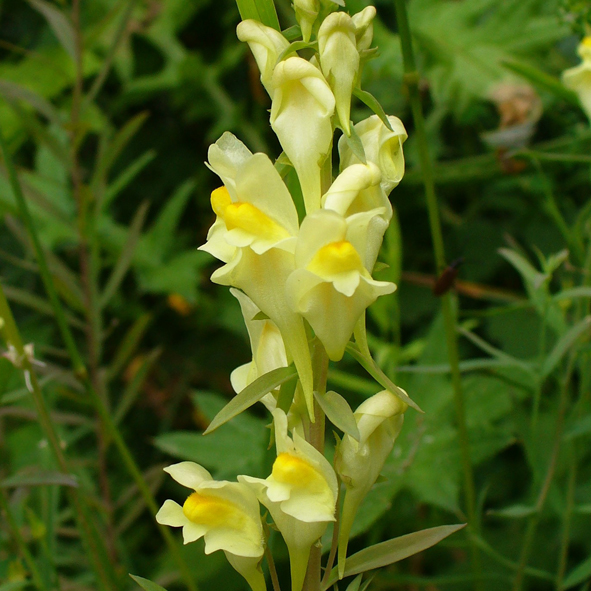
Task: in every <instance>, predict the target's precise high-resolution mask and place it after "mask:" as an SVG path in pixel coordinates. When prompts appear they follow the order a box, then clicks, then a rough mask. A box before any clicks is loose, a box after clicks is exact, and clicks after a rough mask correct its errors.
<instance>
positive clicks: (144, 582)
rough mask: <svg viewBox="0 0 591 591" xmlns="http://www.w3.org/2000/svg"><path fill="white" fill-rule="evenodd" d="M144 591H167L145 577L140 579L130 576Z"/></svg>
mask: <svg viewBox="0 0 591 591" xmlns="http://www.w3.org/2000/svg"><path fill="white" fill-rule="evenodd" d="M129 576H130V577H131V578H132V579H133V580H134V581H135V582H136V583H137V584H138V585H139V586H140V587H141V588H142V589H144V591H166V589H165V588H164V587H162V586H161V585H158V584H157V583H154V582H153V581H150V580H149V579H144V578H143V577H138V576H137V575H131V574H130V575H129Z"/></svg>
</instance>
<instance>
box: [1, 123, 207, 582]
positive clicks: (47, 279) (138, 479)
mask: <svg viewBox="0 0 591 591" xmlns="http://www.w3.org/2000/svg"><path fill="white" fill-rule="evenodd" d="M0 150H1V152H2V156H3V158H4V163H5V166H6V169H7V170H8V176H9V179H10V184H11V187H12V190H13V193H14V196H15V199H16V202H17V204H18V208H19V212H20V215H21V217H22V219H23V221H24V223H25V226H26V228H27V231H28V233H29V235H30V237H31V240H32V242H33V246H34V249H35V254H36V256H37V263H38V265H39V270H40V273H41V277H42V279H43V284H44V286H45V290H46V292H47V294H48V297H49V299H50V303H51V305H52V307H53V309H54V312H55V316H56V319H57V323H58V328H59V331H60V334H61V336H62V339H63V341H64V343H65V345H66V347H67V350H68V354H69V356H70V359H71V360H72V364H73V368H74V372H75V374H76V375H77V376H78V377H79V378H80V379H81V381H82V383H83V385H84V388H85V390H86V392H87V394H88V395H89V397H90V399H91V402H92V404H93V405H94V406H95V409H96V411H97V413H98V415H99V417H100V419H101V420H102V421H103V423H104V425H105V428H106V430H107V432H108V434H109V436H110V437H111V439H112V440H113V442H114V444H115V446H116V447H117V450H118V451H119V454H120V455H121V458H122V460H123V463H124V464H125V467H126V469H127V471H128V472H129V474H130V475H131V477H132V478H133V480H134V482H135V483H136V486H137V487H138V489H139V491H140V493H141V495H142V497H143V499H144V502H145V503H146V505H147V507H148V509H149V510H150V511H151V513H152V514H153V515H155V514H156V512H157V511H158V505H157V503H156V500H155V499H154V495H153V494H152V491H151V490H150V489H149V487H148V485H147V484H146V481H145V480H144V477H143V476H142V473H141V471H140V470H139V468H138V466H137V464H136V462H135V460H134V459H133V456H132V455H131V452H130V451H129V448H128V447H127V444H126V443H125V441H124V439H123V437H122V436H121V433H120V432H119V430H118V428H117V426H116V424H115V422H114V420H113V418H112V417H111V414H110V413H109V411H108V410H107V408H106V406H105V404H104V403H103V401H102V399H101V398H100V396H99V395H98V393H97V392H96V390H95V389H94V387H93V385H92V383H91V382H90V380H89V378H88V372H87V371H86V367H85V365H84V363H83V361H82V357H81V355H80V353H79V351H78V348H77V346H76V342H75V341H74V337H73V335H72V332H71V331H70V327H69V326H68V324H67V322H66V318H65V314H64V309H63V307H62V303H61V301H60V299H59V297H58V295H57V291H56V289H55V286H54V284H53V278H52V276H51V273H50V272H49V267H48V265H47V259H46V257H45V252H44V250H43V247H42V246H41V242H40V240H39V237H38V235H37V231H36V229H35V225H34V223H33V218H32V217H31V214H30V212H29V207H28V205H27V202H26V200H25V198H24V195H23V192H22V189H21V186H20V182H19V179H18V176H17V174H16V169H15V168H14V164H13V162H12V158H11V157H10V155H9V153H8V150H7V148H6V142H5V140H4V137H3V134H2V132H1V131H0ZM158 529H159V530H160V533H161V535H162V537H163V538H164V541H165V542H166V544H167V545H168V547H169V550H170V552H171V554H172V555H173V558H174V560H175V562H176V563H177V566H178V567H179V569H180V571H181V573H182V575H183V578H184V579H185V582H186V583H187V586H188V587H189V589H190V591H197V589H198V587H197V583H196V582H195V579H194V577H193V575H192V573H191V571H190V570H189V567H188V565H187V563H186V561H185V559H184V558H183V555H182V554H181V551H180V548H179V545H178V544H177V542H176V540H175V538H174V537H173V535H172V534H171V532H170V530H169V529H168V528H166V527H164V526H158Z"/></svg>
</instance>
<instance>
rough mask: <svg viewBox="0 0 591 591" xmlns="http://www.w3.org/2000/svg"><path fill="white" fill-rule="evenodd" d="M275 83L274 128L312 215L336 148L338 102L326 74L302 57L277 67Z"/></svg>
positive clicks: (316, 207) (292, 58) (272, 117)
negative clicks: (327, 162) (324, 166)
mask: <svg viewBox="0 0 591 591" xmlns="http://www.w3.org/2000/svg"><path fill="white" fill-rule="evenodd" d="M272 84H273V88H274V92H273V103H272V105H271V127H272V128H273V131H274V132H275V133H276V134H277V137H278V138H279V141H280V142H281V146H282V147H283V149H284V150H285V153H286V154H287V157H288V158H289V159H290V160H291V163H292V164H293V166H294V168H295V170H296V172H297V174H298V178H299V181H300V185H301V187H302V193H303V195H304V202H305V205H306V211H307V212H308V213H311V212H312V211H315V210H317V209H319V208H320V195H321V183H320V169H321V167H322V164H323V163H324V160H325V159H326V157H327V155H328V153H329V151H330V147H331V145H332V124H331V117H332V115H333V113H334V108H335V99H334V96H333V94H332V91H331V89H330V86H329V85H328V84H327V82H326V80H325V79H324V76H323V75H322V72H321V71H320V70H319V69H318V68H316V67H315V66H314V65H312V64H311V63H310V62H307V61H306V60H305V59H302V58H300V57H290V58H288V59H286V60H285V61H283V62H280V63H279V64H277V66H276V67H275V72H274V74H273V82H272Z"/></svg>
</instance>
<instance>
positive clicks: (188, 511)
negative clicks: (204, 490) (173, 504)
mask: <svg viewBox="0 0 591 591" xmlns="http://www.w3.org/2000/svg"><path fill="white" fill-rule="evenodd" d="M183 513H184V514H185V517H186V518H187V519H188V520H189V521H191V522H193V523H195V524H197V525H204V526H208V527H230V528H231V529H241V527H242V526H243V525H244V515H243V513H242V512H241V511H240V510H239V508H238V507H236V505H234V504H233V503H231V502H229V501H227V500H226V499H222V498H219V497H214V496H209V495H202V494H200V493H198V492H194V493H192V494H190V495H189V496H188V497H187V500H186V501H185V502H184V504H183Z"/></svg>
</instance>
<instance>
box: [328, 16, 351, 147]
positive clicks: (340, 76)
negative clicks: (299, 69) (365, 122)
mask: <svg viewBox="0 0 591 591" xmlns="http://www.w3.org/2000/svg"><path fill="white" fill-rule="evenodd" d="M355 32H356V29H355V25H354V23H353V19H352V18H351V17H350V16H349V15H348V14H347V13H346V12H333V13H332V14H329V15H328V16H327V17H326V18H325V19H324V21H323V23H322V25H320V29H319V30H318V52H319V54H320V65H321V67H322V73H323V74H324V77H325V78H326V80H327V82H328V84H329V85H330V87H331V89H332V91H333V94H334V97H335V101H336V110H337V114H338V116H339V121H340V122H341V127H342V128H343V130H344V131H345V133H346V134H347V135H351V128H350V125H349V124H350V116H351V115H350V114H351V95H352V94H353V88H354V86H355V81H356V79H357V73H358V71H359V52H358V51H357V45H356V40H355Z"/></svg>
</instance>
